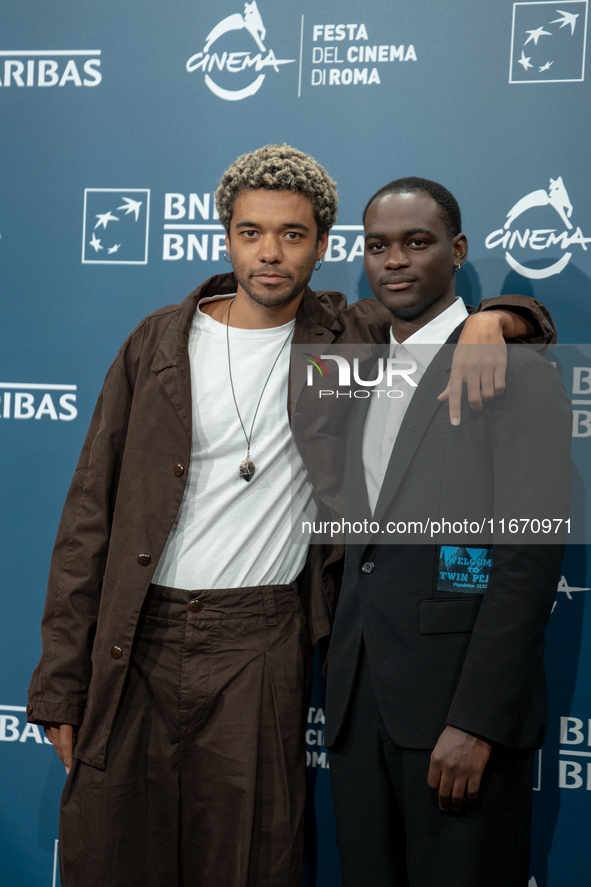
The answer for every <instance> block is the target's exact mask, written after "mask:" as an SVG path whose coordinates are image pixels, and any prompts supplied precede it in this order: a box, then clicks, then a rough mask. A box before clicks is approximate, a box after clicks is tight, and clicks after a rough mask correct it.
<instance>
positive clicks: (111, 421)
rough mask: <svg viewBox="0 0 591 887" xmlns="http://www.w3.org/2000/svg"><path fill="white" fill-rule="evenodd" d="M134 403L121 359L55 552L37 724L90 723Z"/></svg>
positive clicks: (32, 713) (32, 697) (37, 683)
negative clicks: (88, 707)
mask: <svg viewBox="0 0 591 887" xmlns="http://www.w3.org/2000/svg"><path fill="white" fill-rule="evenodd" d="M131 399H132V389H131V385H130V382H129V379H128V376H127V374H126V372H125V368H124V362H123V361H122V359H121V354H120V355H119V357H118V359H117V360H116V361H115V362H114V364H113V365H112V366H111V368H110V370H109V372H108V374H107V377H106V379H105V383H104V385H103V389H102V391H101V394H100V396H99V398H98V402H97V405H96V408H95V411H94V415H93V417H92V421H91V423H90V427H89V430H88V434H87V436H86V440H85V442H84V446H83V448H82V452H81V455H80V459H79V461H78V466H77V468H76V471H75V473H74V477H73V480H72V483H71V485H70V489H69V492H68V495H67V498H66V502H65V505H64V509H63V512H62V517H61V521H60V525H59V529H58V533H57V538H56V541H55V546H54V549H53V555H52V559H51V566H50V573H49V583H48V588H47V597H46V602H45V609H44V613H43V620H42V625H41V636H42V644H43V652H42V655H41V659H40V661H39V664H38V665H37V668H36V669H35V671H34V673H33V678H32V681H31V685H30V688H29V704H28V707H27V715H28V719H29V720H30V721H33V722H35V723H41V722H48V721H49V722H51V721H53V722H57V723H66V724H74V725H79V724H80V723H81V722H82V717H83V713H84V708H85V703H86V695H87V691H88V686H89V683H90V675H91V655H92V646H93V640H94V635H95V630H96V622H97V615H98V609H99V603H100V597H101V586H102V579H103V575H104V573H105V565H106V561H107V555H108V549H109V536H110V529H111V522H112V517H113V511H114V506H115V499H116V495H117V485H118V480H119V473H120V469H121V462H122V457H123V450H124V447H125V437H126V432H127V425H128V420H129V414H130V409H131Z"/></svg>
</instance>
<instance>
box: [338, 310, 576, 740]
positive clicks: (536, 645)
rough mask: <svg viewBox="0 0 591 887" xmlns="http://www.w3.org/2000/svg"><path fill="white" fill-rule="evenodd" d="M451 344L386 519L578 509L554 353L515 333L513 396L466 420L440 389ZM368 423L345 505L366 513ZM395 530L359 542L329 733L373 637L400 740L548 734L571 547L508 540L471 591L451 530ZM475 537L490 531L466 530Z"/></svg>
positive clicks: (398, 449)
mask: <svg viewBox="0 0 591 887" xmlns="http://www.w3.org/2000/svg"><path fill="white" fill-rule="evenodd" d="M460 331H461V327H458V329H457V330H456V331H454V334H452V336H451V337H450V339H449V340H448V342H449V343H450V344H455V342H457V339H458V337H459V333H460ZM452 351H453V349H451V348H444V349H442V350H441V351H440V352H439V354H438V355H437V357H436V358H435V359H434V360H433V362H432V363H431V364H430V366H429V367H428V369H427V371H426V372H425V375H424V376H423V378H422V380H421V381H420V383H419V386H418V388H417V390H416V392H415V394H414V397H413V399H412V400H411V403H410V405H409V407H408V410H407V412H406V415H405V417H404V420H403V422H402V425H401V428H400V431H399V433H398V436H397V439H396V443H395V445H394V449H393V451H392V456H391V459H390V462H389V466H388V469H387V472H386V475H385V478H384V481H383V484H382V489H381V492H380V496H379V498H378V502H377V505H376V510H375V514H374V519H375V520H376V521H379V522H380V527H382V528H383V527H384V526H385V524H386V522H388V521H399V520H401V519H408V517H409V515H411V516H415V517H416V516H418V515H419V514H420V515H422V516H423V517H424V516H425V515H430V516H432V517H434V518H435V517H438V516H439V517H441V516H445V510H446V508H449V503H450V502H452V503H453V507H454V508H456V509H459V510H460V512H461V511H462V510H464V511H465V512H466V513H471V514H476V513H479V514H482V515H483V516H493V515H496V516H497V517H498V516H499V515H508V514H511V512H512V513H513V516H515V517H519V516H520V515H524V514H529V515H530V516H531V517H534V516H539V517H546V516H547V514H548V513H549V511H554V514H553V515H551V516H555V517H558V516H565V514H566V513H567V512H568V482H569V477H570V434H571V409H570V403H569V401H568V398H567V396H566V393H565V392H564V387H563V385H562V382H561V381H560V378H559V376H558V374H557V372H556V370H555V369H554V367H553V366H552V365H551V364H550V363H549V362H548V361H546V360H544V359H543V358H542V357H541V356H540V355H539V354H536V353H534V352H532V351H531V350H530V349H527V348H523V347H522V346H515V347H514V348H510V349H509V352H510V355H509V366H508V372H507V391H506V393H505V395H503V396H502V397H501V398H496V399H495V401H494V402H490V403H488V404H486V406H485V409H484V411H483V412H482V413H473V412H472V411H471V410H470V409H469V407H468V405H467V403H464V404H463V409H462V422H461V425H460V426H459V427H458V428H453V427H452V426H451V424H450V422H449V416H448V406H447V404H441V403H439V401H437V395H438V394H439V393H440V392H441V391H442V390H443V388H444V387H445V385H446V384H447V381H448V378H449V370H450V367H451V360H452ZM365 403H366V405H367V403H368V401H365ZM366 411H367V407H366V410H365V412H366ZM516 421H517V423H518V425H517V426H516V425H515V422H516ZM364 423H365V415H361V416H358V417H357V419H355V417H353V421H352V423H351V429H350V432H349V436H348V444H347V446H348V461H347V470H346V472H345V477H346V481H345V502H346V514H345V516H346V517H348V516H352V515H348V514H347V503H350V502H352V501H353V502H355V505H356V510H357V513H356V514H355V517H356V518H359V517H363V511H364V509H365V512H366V515H367V516H369V505H368V503H367V492H366V490H365V478H364V471H363V463H362V458H361V443H362V438H363V427H364ZM516 431H517V433H516ZM507 455H509V456H510V458H509V459H508V458H506V457H507ZM549 477H552V478H553V480H554V481H555V483H554V486H553V488H552V489H553V492H552V495H551V496H550V500H551V501H549V500H548V499H547V498H546V497H545V493H546V492H547V491H546V489H545V487H546V486H547V483H546V481H547V479H548V478H549ZM459 479H467V481H468V482H467V483H465V484H463V485H460V484H458V480H459ZM460 487H461V489H459V488H460ZM458 489H459V492H458ZM541 491H542V492H543V493H544V495H540V492H541ZM413 509H414V511H413ZM540 510H541V511H542V512H543V513H540ZM448 516H449V512H448ZM456 516H458V517H460V516H461V514H460V513H458V514H457V515H456ZM380 534H381V531H380ZM383 538H384V537H383V534H381V535H376V536H374V537H371V538H366V539H362V540H361V544H348V545H347V550H346V556H345V569H344V578H343V586H342V590H341V595H340V598H339V604H338V607H337V612H336V619H335V625H334V628H333V635H332V640H331V646H330V651H329V659H328V685H327V699H326V729H325V743H326V744H327V745H329V746H330V745H332V744H333V743H334V742H335V740H336V738H337V736H338V733H339V730H340V728H341V726H342V724H343V721H344V718H345V714H346V710H347V705H348V701H349V699H350V696H351V691H352V688H353V683H354V680H355V673H356V668H357V662H358V658H359V652H360V649H361V645H362V641H363V643H364V644H365V648H366V652H367V657H368V661H369V666H370V671H371V676H372V681H373V685H374V689H375V692H376V696H377V699H378V702H379V705H380V710H381V713H382V717H383V718H384V721H385V724H386V727H387V729H388V732H389V733H390V735H391V737H392V739H393V740H394V741H395V742H396V743H398V744H399V745H401V746H404V747H408V748H433V747H434V745H435V744H436V742H437V739H438V737H439V735H440V734H441V732H442V730H443V729H444V728H445V726H446V724H452V725H453V726H456V727H459V728H461V729H464V730H467V731H469V732H471V733H475V734H478V735H481V736H483V737H485V738H487V739H489V740H492V741H496V742H499V743H501V744H503V745H505V746H508V747H516V748H532V747H537V746H539V745H541V743H542V742H543V738H544V733H545V729H546V718H547V705H546V683H545V675H544V661H543V656H544V630H545V627H546V623H547V620H548V617H549V615H550V613H551V610H552V603H553V601H554V597H555V593H556V588H557V583H558V579H559V575H560V565H561V560H562V554H563V546H562V545H561V544H552V545H537V544H519V545H518V544H495V545H494V546H493V548H492V559H493V566H492V568H491V569H490V575H489V577H488V587H487V588H486V591H485V592H484V593H482V592H481V591H480V590H478V591H476V590H474V591H468V593H467V592H466V591H462V590H457V591H449V590H441V587H442V584H441V577H440V554H441V549H440V545H437V544H419V545H416V544H379V543H381V542H382V540H383ZM554 538H555V539H556V537H554ZM503 541H504V540H503ZM466 542H467V544H468V545H470V544H472V545H476V544H479V543H475V542H473V541H472V542H471V540H470V539H467V540H465V539H460V538H458V539H457V541H455V540H454V541H453V544H455V545H462V544H466ZM495 542H496V539H495ZM447 544H450V542H449V541H448V543H447ZM444 585H445V583H444ZM438 586H439V587H438Z"/></svg>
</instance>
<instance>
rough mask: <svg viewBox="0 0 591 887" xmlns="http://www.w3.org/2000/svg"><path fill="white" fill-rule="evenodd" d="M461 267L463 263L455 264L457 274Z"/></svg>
mask: <svg viewBox="0 0 591 887" xmlns="http://www.w3.org/2000/svg"><path fill="white" fill-rule="evenodd" d="M461 267H462V266H461V265H454V271H455V272H456V274H457V273H458V271H459V270H460V268H461Z"/></svg>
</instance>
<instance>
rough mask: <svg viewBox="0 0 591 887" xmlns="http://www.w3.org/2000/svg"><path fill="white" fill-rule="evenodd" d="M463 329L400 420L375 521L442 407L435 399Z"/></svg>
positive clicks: (446, 378)
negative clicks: (454, 345)
mask: <svg viewBox="0 0 591 887" xmlns="http://www.w3.org/2000/svg"><path fill="white" fill-rule="evenodd" d="M462 327H463V324H462V325H461V326H460V327H457V328H456V329H455V330H454V332H453V333H452V335H451V336H450V337H449V339H448V340H447V342H446V345H444V346H443V347H442V348H441V350H440V351H439V352H438V353H437V355H436V356H435V357H434V359H433V360H432V362H431V363H430V364H429V366H428V367H427V370H426V371H425V375H424V376H423V378H422V379H421V381H420V382H419V385H418V388H417V390H416V392H415V394H414V396H413V398H412V400H411V402H410V404H409V407H408V409H407V411H406V414H405V416H404V419H403V420H402V424H401V426H400V431H399V432H398V436H397V438H396V443H395V444H394V447H393V449H392V455H391V456H390V461H389V463H388V468H387V469H386V474H385V476H384V480H383V482H382V487H381V490H380V495H379V497H378V501H377V503H376V509H375V513H374V520H376V521H378V522H379V521H381V520H382V519H383V517H384V515H385V514H386V511H387V509H388V507H389V505H390V503H391V502H392V500H393V499H394V496H395V495H396V492H397V490H398V488H399V486H400V484H401V483H402V480H403V478H404V476H405V474H406V472H407V471H408V469H409V467H410V465H411V462H412V460H413V458H414V455H415V453H416V451H417V449H418V447H419V445H420V443H421V441H422V439H423V437H424V435H425V432H426V431H427V428H428V427H429V425H430V423H431V420H432V419H433V417H434V415H435V413H436V412H437V410H438V409H439V408H440V407H441V406H442V404H441V401H439V400H437V397H438V395H439V394H441V392H442V391H443V390H444V388H445V387H446V385H447V383H448V382H449V372H450V369H451V363H452V359H453V351H454V349H453V348H452V347H451V345H453V344H455V343H456V342H457V339H458V337H459V334H460V331H461V328H462ZM446 346H447V347H446ZM444 406H446V405H445V404H444Z"/></svg>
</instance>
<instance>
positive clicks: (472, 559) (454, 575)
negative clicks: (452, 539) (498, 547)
mask: <svg viewBox="0 0 591 887" xmlns="http://www.w3.org/2000/svg"><path fill="white" fill-rule="evenodd" d="M492 565H493V550H492V548H464V547H458V548H454V546H453V545H442V546H441V550H440V553H439V573H438V576H437V591H463V592H468V593H470V594H484V592H485V591H486V589H487V588H488V580H489V576H490V568H491V567H492Z"/></svg>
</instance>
